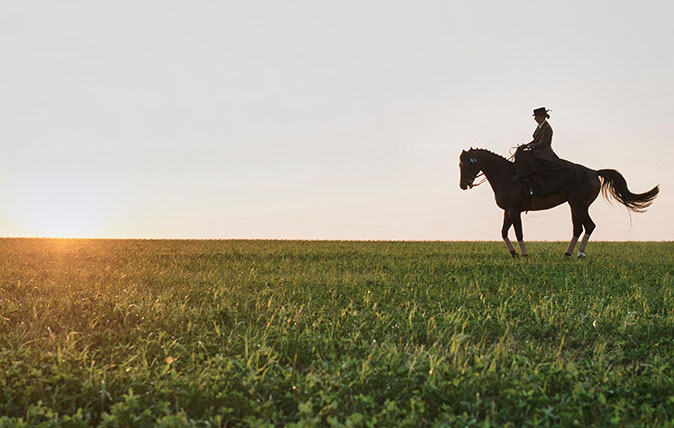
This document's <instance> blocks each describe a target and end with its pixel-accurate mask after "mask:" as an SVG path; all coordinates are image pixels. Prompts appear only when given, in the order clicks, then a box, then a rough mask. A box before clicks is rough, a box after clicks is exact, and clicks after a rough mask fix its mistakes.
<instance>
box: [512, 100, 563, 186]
mask: <svg viewBox="0 0 674 428" xmlns="http://www.w3.org/2000/svg"><path fill="white" fill-rule="evenodd" d="M549 111H550V110H546V109H545V107H541V108H537V109H536V110H534V114H533V116H534V120H535V121H536V123H538V127H537V128H536V130H535V131H534V135H533V138H534V139H533V140H532V141H531V142H530V143H528V144H524V145H522V146H520V147H518V148H517V152H516V153H515V171H516V173H517V175H515V176H514V177H513V180H516V181H519V182H520V183H522V184H523V185H524V186H525V187H526V189H527V191H528V193H529V195H530V196H533V194H534V192H535V193H537V194H540V193H541V189H540V187H539V186H537V183H536V179H535V178H534V175H536V176H537V177H539V176H545V175H548V174H546V173H550V172H552V171H553V170H556V169H558V168H559V166H560V160H559V158H558V157H557V155H556V154H555V152H554V151H552V127H551V126H550V124H549V123H548V121H547V120H546V119H549V118H550V115H549V114H548V112H549Z"/></svg>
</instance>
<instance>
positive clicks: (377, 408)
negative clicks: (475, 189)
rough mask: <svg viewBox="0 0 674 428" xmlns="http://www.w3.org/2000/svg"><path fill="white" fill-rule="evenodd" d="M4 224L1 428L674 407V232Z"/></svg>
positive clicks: (604, 420)
mask: <svg viewBox="0 0 674 428" xmlns="http://www.w3.org/2000/svg"><path fill="white" fill-rule="evenodd" d="M565 248H566V243H531V244H530V245H529V250H530V252H531V253H532V255H531V257H530V258H529V259H525V260H512V259H510V258H509V255H508V253H507V251H506V250H505V247H504V246H503V244H502V243H444V242H438V243H428V242H424V243H421V242H419V243H416V242H403V243H393V242H391V243H388V242H279V241H106V240H93V241H87V240H74V241H72V240H32V239H31V240H19V239H4V240H0V427H13V426H37V425H39V424H43V425H42V426H64V427H78V426H104V427H126V426H154V425H161V426H167V427H169V426H198V427H208V426H270V425H273V426H279V425H290V426H410V427H416V426H488V425H497V426H503V425H506V426H507V425H510V426H518V427H519V426H535V425H543V426H550V425H559V426H574V425H575V426H593V425H594V426H606V425H612V424H613V425H617V426H628V425H635V426H642V425H667V424H670V426H672V425H671V422H669V421H670V420H672V419H674V290H673V288H672V282H673V281H672V277H673V275H674V243H599V242H591V243H590V245H589V247H588V258H587V259H586V260H584V261H578V260H576V259H575V258H574V259H570V260H566V259H564V258H563V257H562V253H563V251H564V249H565Z"/></svg>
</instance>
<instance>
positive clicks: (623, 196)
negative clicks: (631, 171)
mask: <svg viewBox="0 0 674 428" xmlns="http://www.w3.org/2000/svg"><path fill="white" fill-rule="evenodd" d="M597 174H599V177H601V179H602V180H601V194H602V196H604V199H606V200H609V196H613V198H615V199H616V200H617V201H618V202H620V203H621V204H623V205H625V206H626V207H627V209H628V210H630V211H632V212H635V213H640V212H644V211H646V208H648V207H649V206H651V204H652V203H653V200H654V199H655V198H656V197H657V196H658V193H659V192H660V186H655V187H654V188H652V189H651V190H649V191H648V192H644V193H632V192H630V190H629V189H628V188H627V181H625V177H623V176H622V174H621V173H619V172H618V171H616V170H615V169H600V170H599V171H597Z"/></svg>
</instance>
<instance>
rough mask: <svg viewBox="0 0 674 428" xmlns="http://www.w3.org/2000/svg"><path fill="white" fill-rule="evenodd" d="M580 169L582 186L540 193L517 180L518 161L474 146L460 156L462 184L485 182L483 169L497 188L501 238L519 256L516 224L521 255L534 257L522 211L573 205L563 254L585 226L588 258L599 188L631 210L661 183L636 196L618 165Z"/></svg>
mask: <svg viewBox="0 0 674 428" xmlns="http://www.w3.org/2000/svg"><path fill="white" fill-rule="evenodd" d="M575 167H577V168H578V171H580V177H579V180H578V181H576V182H577V183H579V184H578V185H577V186H576V187H574V189H573V190H571V191H568V192H558V193H554V192H552V193H550V194H545V195H540V196H539V195H537V194H534V195H530V193H529V191H527V189H526V188H525V187H524V186H523V185H522V184H520V183H518V182H517V181H514V179H513V177H514V176H515V164H514V163H513V162H511V161H510V160H508V159H506V158H504V157H503V156H500V155H498V154H496V153H493V152H491V151H489V150H486V149H473V148H471V149H469V150H463V151H462V152H461V155H460V156H459V169H460V171H461V178H460V180H459V187H460V188H461V189H462V190H466V189H468V188H472V187H474V186H475V185H479V184H481V183H482V182H480V183H477V184H474V182H475V179H476V178H477V176H478V174H480V173H482V174H483V175H484V177H485V179H486V180H487V181H489V184H490V185H491V188H492V190H493V191H494V197H495V199H496V204H497V205H498V206H499V207H500V208H501V209H503V227H502V229H501V237H502V238H503V241H504V242H505V245H506V247H507V248H508V251H510V254H511V255H512V257H513V258H518V257H519V255H518V253H517V251H515V248H514V247H513V245H512V243H511V242H510V239H508V231H509V230H510V227H511V226H514V227H515V236H516V237H517V242H518V244H519V247H520V252H521V253H522V256H523V257H526V256H528V255H529V252H528V251H527V248H526V245H525V244H524V235H523V234H522V218H521V215H522V212H523V211H541V210H547V209H550V208H553V207H556V206H558V205H561V204H563V203H565V202H566V203H568V204H569V206H570V207H571V221H572V223H573V237H572V238H571V242H569V246H568V247H567V249H566V252H565V253H564V255H565V256H566V257H569V256H571V254H572V253H573V251H574V249H575V247H576V244H577V243H578V239H580V235H581V234H582V233H583V229H584V230H585V234H584V235H583V239H582V240H581V242H580V246H579V247H578V258H579V259H584V258H585V249H586V247H587V243H588V241H589V240H590V235H592V232H593V231H594V230H595V228H596V224H595V223H594V222H593V221H592V218H590V214H589V211H588V210H589V207H590V205H591V204H592V203H593V202H594V201H595V199H597V196H598V195H599V193H600V192H601V194H602V196H603V197H604V199H606V200H607V201H609V202H610V198H613V199H615V200H616V201H618V202H620V203H621V204H622V205H624V206H625V207H627V209H628V212H634V213H640V212H644V211H645V210H646V208H648V207H649V206H650V205H651V204H652V203H653V200H654V199H655V198H656V197H657V196H658V193H659V191H660V188H659V185H658V186H655V187H653V188H652V189H651V190H649V191H647V192H644V193H638V194H635V193H632V192H631V191H630V190H629V189H628V187H627V182H626V181H625V178H624V177H623V176H622V174H620V172H618V171H616V170H615V169H600V170H596V171H595V170H593V169H590V168H587V167H585V166H582V165H578V164H575ZM483 181H484V180H483Z"/></svg>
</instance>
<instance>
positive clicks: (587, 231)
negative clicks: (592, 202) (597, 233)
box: [578, 208, 597, 259]
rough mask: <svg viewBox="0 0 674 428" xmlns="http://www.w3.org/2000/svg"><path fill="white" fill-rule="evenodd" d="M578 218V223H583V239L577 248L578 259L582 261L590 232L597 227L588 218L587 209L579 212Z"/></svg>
mask: <svg viewBox="0 0 674 428" xmlns="http://www.w3.org/2000/svg"><path fill="white" fill-rule="evenodd" d="M578 217H579V218H580V221H581V222H582V223H583V227H584V228H585V234H584V235H583V239H582V240H581V241H580V245H579V246H578V258H579V259H584V258H585V248H586V247H587V241H589V240H590V235H592V232H594V229H595V228H596V227H597V225H596V224H594V222H593V221H592V219H591V218H590V213H589V212H588V208H585V209H584V210H583V211H582V212H580V213H579V215H578Z"/></svg>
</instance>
